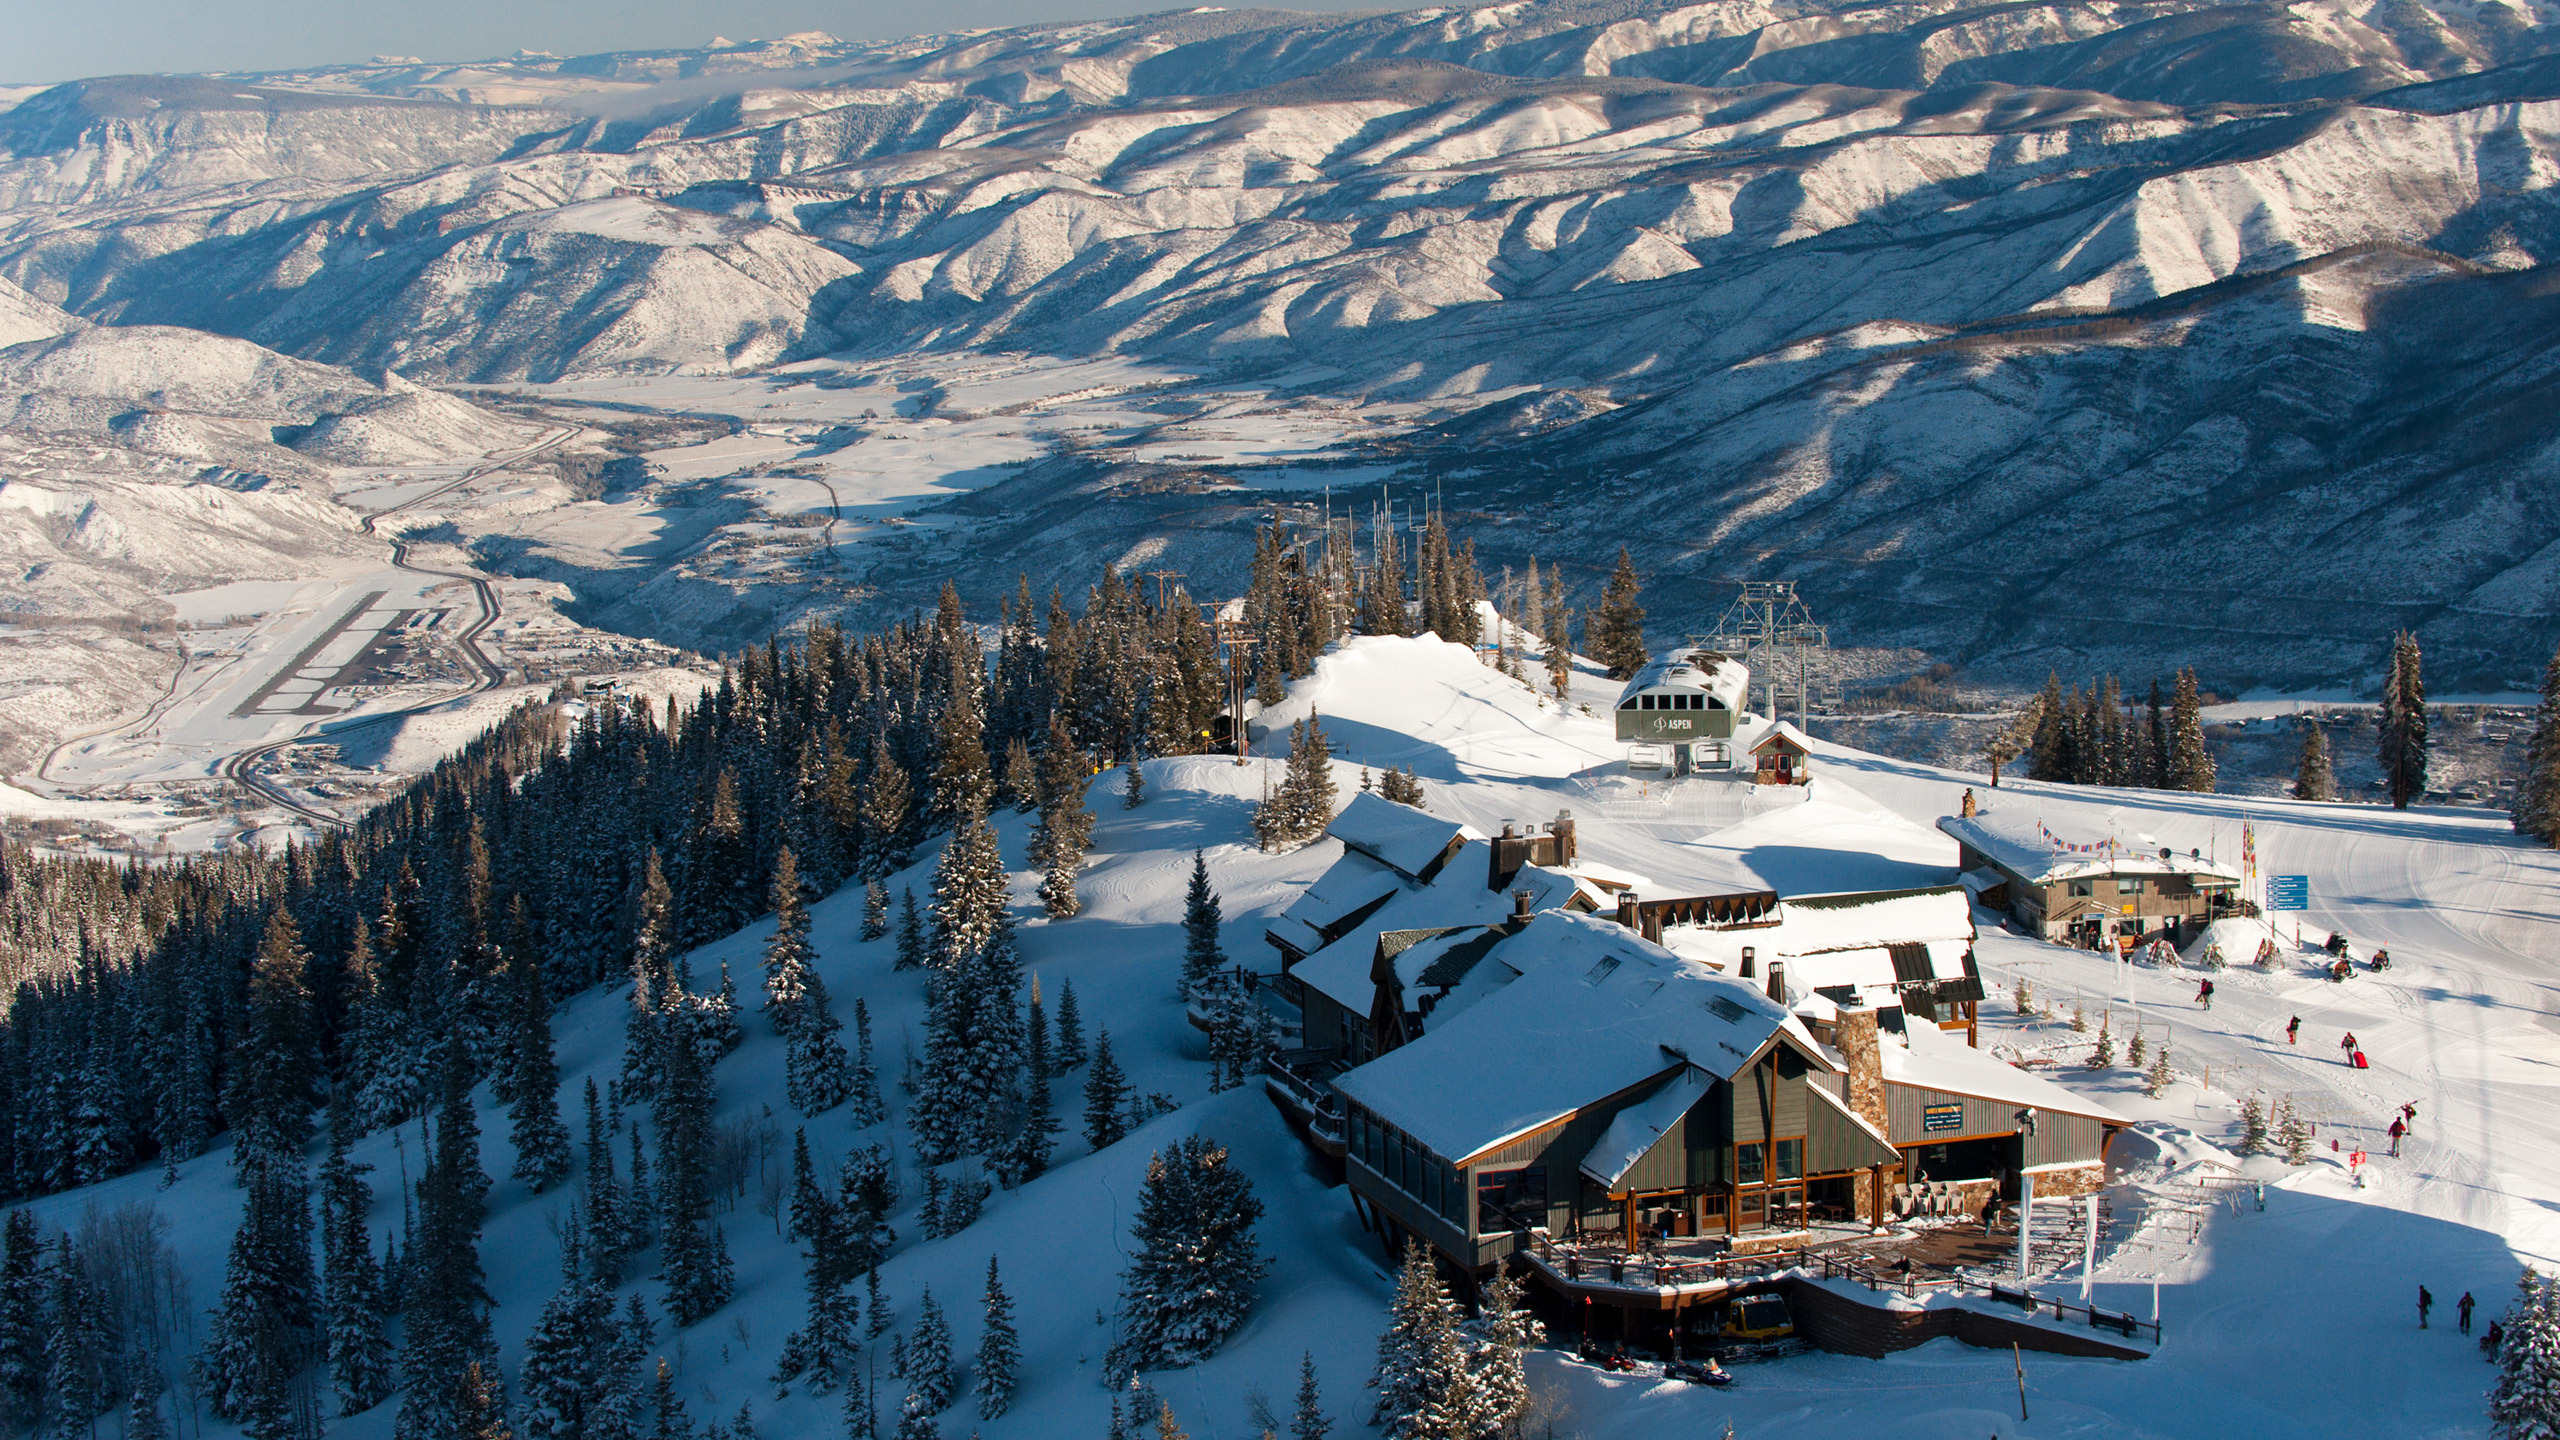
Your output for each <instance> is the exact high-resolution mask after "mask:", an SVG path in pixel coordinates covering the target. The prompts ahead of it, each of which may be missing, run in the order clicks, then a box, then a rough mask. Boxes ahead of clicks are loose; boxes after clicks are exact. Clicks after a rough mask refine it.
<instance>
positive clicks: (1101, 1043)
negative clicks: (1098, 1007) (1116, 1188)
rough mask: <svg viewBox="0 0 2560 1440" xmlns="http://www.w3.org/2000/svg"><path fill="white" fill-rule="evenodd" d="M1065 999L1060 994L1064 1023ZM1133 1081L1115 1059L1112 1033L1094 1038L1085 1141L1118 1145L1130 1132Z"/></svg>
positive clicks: (1098, 1145)
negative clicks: (1129, 1111)
mask: <svg viewBox="0 0 2560 1440" xmlns="http://www.w3.org/2000/svg"><path fill="white" fill-rule="evenodd" d="M1065 1003H1066V1002H1065V998H1064V997H1063V996H1061V997H1060V1000H1059V1005H1060V1007H1061V1008H1060V1011H1059V1015H1060V1022H1061V1024H1063V1023H1064V1017H1065V1010H1064V1006H1065ZM1130 1093H1131V1092H1130V1086H1129V1082H1128V1081H1127V1080H1126V1079H1124V1078H1123V1077H1122V1076H1121V1074H1120V1064H1119V1062H1118V1061H1116V1060H1113V1059H1112V1058H1111V1032H1110V1031H1109V1030H1105V1031H1103V1032H1102V1033H1101V1034H1100V1035H1098V1036H1096V1037H1094V1042H1093V1069H1092V1070H1090V1071H1088V1072H1087V1073H1086V1075H1085V1077H1084V1140H1085V1143H1086V1144H1087V1145H1090V1146H1092V1147H1093V1148H1094V1149H1096V1150H1100V1149H1103V1148H1104V1147H1106V1146H1110V1145H1116V1144H1118V1143H1119V1142H1120V1138H1121V1137H1122V1136H1124V1135H1126V1134H1128V1133H1129V1124H1128V1121H1127V1119H1126V1118H1125V1117H1126V1115H1127V1112H1128V1108H1129V1096H1130Z"/></svg>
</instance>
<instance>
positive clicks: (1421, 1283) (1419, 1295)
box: [1369, 1243, 1479, 1440]
mask: <svg viewBox="0 0 2560 1440" xmlns="http://www.w3.org/2000/svg"><path fill="white" fill-rule="evenodd" d="M1370 1384H1371V1385H1372V1386H1373V1387H1375V1388H1376V1390H1377V1392H1378V1402H1377V1406H1376V1408H1375V1409H1374V1410H1373V1411H1372V1412H1371V1414H1370V1417H1369V1423H1370V1424H1372V1425H1377V1426H1381V1427H1383V1428H1384V1429H1385V1430H1386V1432H1387V1434H1388V1435H1389V1436H1391V1437H1393V1440H1475V1437H1476V1436H1477V1434H1478V1433H1479V1432H1477V1431H1476V1430H1474V1429H1472V1428H1470V1426H1471V1425H1472V1423H1473V1421H1474V1418H1475V1416H1476V1414H1477V1413H1478V1409H1479V1407H1478V1404H1477V1401H1476V1395H1475V1371H1474V1368H1473V1367H1471V1366H1470V1365H1468V1363H1467V1344H1466V1336H1465V1333H1464V1331H1463V1329H1462V1328H1461V1324H1460V1321H1459V1317H1458V1307H1457V1306H1456V1305H1454V1304H1452V1303H1450V1300H1449V1293H1448V1291H1447V1290H1445V1289H1444V1288H1442V1286H1441V1284H1440V1274H1439V1269H1438V1266H1437V1265H1436V1263H1435V1262H1434V1261H1433V1260H1432V1258H1431V1253H1430V1252H1429V1251H1428V1250H1425V1249H1424V1248H1423V1247H1422V1246H1421V1245H1419V1244H1415V1243H1408V1244H1407V1245H1406V1246H1405V1252H1404V1268H1403V1270H1401V1271H1400V1272H1399V1273H1398V1274H1397V1277H1396V1293H1395V1299H1394V1300H1393V1301H1392V1302H1391V1303H1390V1305H1389V1307H1388V1311H1387V1328H1386V1330H1385V1331H1384V1332H1382V1333H1381V1334H1380V1335H1379V1336H1378V1369H1377V1374H1376V1376H1375V1377H1374V1378H1373V1379H1372V1380H1371V1381H1370Z"/></svg>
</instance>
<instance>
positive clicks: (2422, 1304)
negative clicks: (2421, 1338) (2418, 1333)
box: [2418, 1285, 2436, 1330]
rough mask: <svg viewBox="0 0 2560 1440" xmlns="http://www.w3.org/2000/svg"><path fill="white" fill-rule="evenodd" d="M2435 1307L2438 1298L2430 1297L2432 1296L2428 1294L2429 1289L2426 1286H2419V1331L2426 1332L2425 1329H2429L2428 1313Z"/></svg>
mask: <svg viewBox="0 0 2560 1440" xmlns="http://www.w3.org/2000/svg"><path fill="white" fill-rule="evenodd" d="M2435 1305H2436V1297H2434V1296H2433V1295H2430V1294H2428V1293H2427V1287H2426V1286H2424V1285H2421V1286H2419V1287H2418V1328H2419V1329H2421V1330H2424V1329H2426V1328H2427V1312H2428V1311H2429V1310H2432V1309H2434V1308H2435Z"/></svg>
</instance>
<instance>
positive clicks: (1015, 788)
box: [1004, 735, 1040, 812]
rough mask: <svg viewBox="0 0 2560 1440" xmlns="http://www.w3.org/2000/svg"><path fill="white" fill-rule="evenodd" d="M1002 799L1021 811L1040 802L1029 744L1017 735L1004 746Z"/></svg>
mask: <svg viewBox="0 0 2560 1440" xmlns="http://www.w3.org/2000/svg"><path fill="white" fill-rule="evenodd" d="M1004 799H1005V803H1006V804H1008V805H1011V806H1012V807H1013V808H1014V809H1015V810H1016V811H1021V812H1028V811H1030V810H1031V809H1032V808H1034V807H1035V806H1037V805H1038V804H1039V803H1040V778H1039V771H1038V770H1037V769H1036V768H1035V767H1034V766H1033V765H1032V763H1031V745H1030V743H1029V742H1028V741H1025V740H1024V739H1023V738H1022V737H1021V736H1019V735H1016V736H1014V737H1013V738H1012V739H1011V740H1009V741H1007V742H1006V743H1005V747H1004Z"/></svg>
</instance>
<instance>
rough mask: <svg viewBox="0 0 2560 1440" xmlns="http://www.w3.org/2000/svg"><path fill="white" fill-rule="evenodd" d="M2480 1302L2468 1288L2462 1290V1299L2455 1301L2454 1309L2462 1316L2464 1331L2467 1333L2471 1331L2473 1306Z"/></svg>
mask: <svg viewBox="0 0 2560 1440" xmlns="http://www.w3.org/2000/svg"><path fill="white" fill-rule="evenodd" d="M2478 1303H2480V1302H2478V1301H2476V1300H2474V1299H2472V1298H2471V1292H2470V1291H2468V1290H2465V1291H2463V1292H2462V1298H2461V1299H2459V1300H2456V1301H2454V1302H2453V1308H2454V1310H2455V1311H2456V1313H2458V1314H2460V1315H2461V1316H2462V1333H2463V1334H2465V1335H2468V1334H2470V1333H2471V1307H2472V1306H2474V1305H2476V1304H2478Z"/></svg>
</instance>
